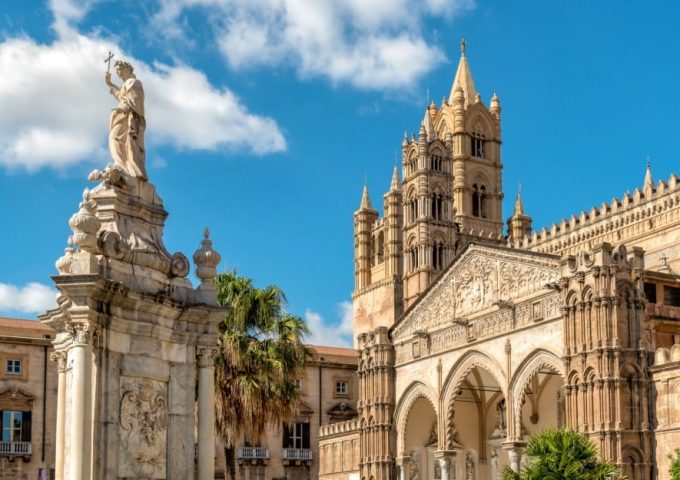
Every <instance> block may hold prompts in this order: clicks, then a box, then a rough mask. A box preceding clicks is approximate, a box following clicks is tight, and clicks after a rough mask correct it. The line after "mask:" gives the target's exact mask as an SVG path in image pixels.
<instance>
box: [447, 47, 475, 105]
mask: <svg viewBox="0 0 680 480" xmlns="http://www.w3.org/2000/svg"><path fill="white" fill-rule="evenodd" d="M465 48H466V44H465V39H462V40H461V42H460V61H459V62H458V70H457V71H456V77H455V78H454V79H453V85H452V86H451V95H449V103H453V99H454V94H455V92H456V88H457V87H460V88H461V89H462V90H463V95H464V96H465V107H467V106H468V105H470V104H471V103H474V102H475V97H476V96H477V89H476V88H475V82H474V81H473V80H472V71H471V70H470V65H469V64H468V61H467V58H466V57H465Z"/></svg>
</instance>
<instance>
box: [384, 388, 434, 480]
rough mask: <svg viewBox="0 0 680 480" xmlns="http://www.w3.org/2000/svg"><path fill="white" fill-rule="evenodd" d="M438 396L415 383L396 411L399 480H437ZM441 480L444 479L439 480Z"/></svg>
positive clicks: (429, 389) (407, 391)
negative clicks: (411, 479) (435, 479)
mask: <svg viewBox="0 0 680 480" xmlns="http://www.w3.org/2000/svg"><path fill="white" fill-rule="evenodd" d="M435 399H436V394H435V392H434V391H433V390H432V389H431V388H429V387H428V386H426V385H425V384H423V383H420V382H414V383H413V384H412V385H411V386H410V387H409V388H408V389H407V390H406V392H405V394H404V396H403V397H402V401H400V402H399V405H398V407H397V411H396V415H395V419H396V425H397V452H398V457H397V458H398V463H399V468H400V478H402V479H410V478H414V475H415V474H416V472H417V477H416V478H421V479H422V478H435V469H436V468H439V466H438V464H436V463H435V460H434V452H435V451H437V450H438V446H437V429H438V422H437V418H438V414H437V402H436V400H435ZM440 478H441V477H440Z"/></svg>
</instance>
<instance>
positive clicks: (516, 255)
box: [394, 246, 559, 353]
mask: <svg viewBox="0 0 680 480" xmlns="http://www.w3.org/2000/svg"><path fill="white" fill-rule="evenodd" d="M558 278H559V265H558V262H557V259H556V258H555V259H551V258H546V257H543V256H537V255H535V254H532V253H527V252H507V251H505V250H499V249H495V248H493V247H488V246H472V247H470V249H469V250H468V251H467V252H466V253H465V254H464V255H463V256H462V257H461V258H460V259H459V261H458V263H457V264H455V265H453V266H452V267H451V269H450V270H449V271H448V272H446V274H445V275H444V276H443V277H442V278H441V279H440V280H439V281H438V284H437V285H435V286H434V287H433V288H432V289H431V290H430V291H428V292H427V293H426V294H425V295H426V296H425V298H423V299H422V300H421V301H420V302H418V303H417V304H416V305H415V307H414V308H413V310H412V311H410V312H409V313H408V314H407V316H406V318H404V320H403V321H402V323H401V324H400V325H398V326H397V327H396V329H395V334H394V338H395V339H406V338H407V337H409V336H411V335H413V334H414V333H416V332H418V331H426V332H429V333H433V332H434V331H436V330H439V329H440V328H442V327H445V326H447V325H450V324H451V323H460V324H465V323H466V322H467V321H471V320H473V319H472V318H470V317H474V316H475V315H478V314H480V313H483V312H484V311H486V310H487V309H491V308H492V307H493V306H494V305H498V302H508V301H511V300H515V299H520V298H522V297H526V296H528V295H530V294H533V293H536V292H540V291H542V290H543V289H544V288H545V285H546V284H547V283H551V282H555V281H557V279H558ZM541 307H542V308H543V307H545V305H541ZM519 313H521V314H522V315H523V316H522V318H521V319H520V318H518V324H521V321H520V320H526V321H527V322H529V321H531V319H532V313H533V312H532V307H531V305H527V306H526V307H523V310H522V311H520V312H519ZM542 314H543V316H544V317H545V318H549V313H548V311H547V310H545V309H544V310H543V312H542ZM494 322H498V320H496V319H494V320H492V321H491V323H494ZM493 329H494V328H493V325H485V326H484V327H482V328H480V329H479V331H478V332H477V334H478V335H479V336H480V337H482V336H485V334H486V332H488V331H489V330H493ZM482 332H485V333H482ZM467 333H469V332H467ZM473 333H474V332H473ZM473 337H474V335H473ZM432 350H434V351H436V350H437V347H436V346H433V348H432ZM421 353H422V352H421Z"/></svg>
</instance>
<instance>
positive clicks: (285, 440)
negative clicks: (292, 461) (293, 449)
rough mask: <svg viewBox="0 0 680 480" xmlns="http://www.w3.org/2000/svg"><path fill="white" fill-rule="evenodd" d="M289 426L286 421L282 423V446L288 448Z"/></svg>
mask: <svg viewBox="0 0 680 480" xmlns="http://www.w3.org/2000/svg"><path fill="white" fill-rule="evenodd" d="M290 437H291V435H290V426H289V425H288V424H287V423H284V424H283V448H290Z"/></svg>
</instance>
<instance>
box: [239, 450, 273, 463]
mask: <svg viewBox="0 0 680 480" xmlns="http://www.w3.org/2000/svg"><path fill="white" fill-rule="evenodd" d="M236 456H237V457H238V458H241V459H244V460H267V459H269V449H268V448H261V447H241V448H239V449H238V450H237V452H236Z"/></svg>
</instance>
